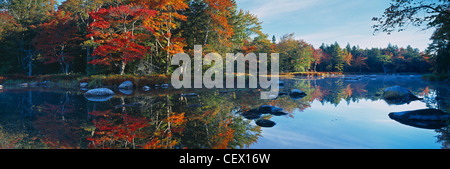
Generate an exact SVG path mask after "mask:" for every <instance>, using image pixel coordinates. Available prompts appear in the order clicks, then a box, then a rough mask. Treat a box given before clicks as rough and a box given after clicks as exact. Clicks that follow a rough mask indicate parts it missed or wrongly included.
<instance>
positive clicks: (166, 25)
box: [132, 0, 189, 74]
mask: <svg viewBox="0 0 450 169" xmlns="http://www.w3.org/2000/svg"><path fill="white" fill-rule="evenodd" d="M132 2H134V3H137V4H140V5H143V6H145V7H146V8H148V9H153V10H156V11H157V14H156V16H155V17H151V18H146V19H145V20H144V26H145V27H146V28H148V29H153V30H155V33H154V36H155V40H156V42H155V43H156V44H155V46H156V47H157V48H159V49H161V50H162V51H164V52H165V54H164V55H163V56H165V58H164V60H165V62H166V68H165V72H166V74H167V73H169V67H170V61H171V56H172V55H174V54H177V53H181V52H183V51H184V50H183V47H185V46H186V43H185V42H184V39H183V38H181V34H179V35H176V34H174V32H173V30H174V29H177V28H178V27H179V25H180V23H179V22H178V21H186V19H187V17H186V16H184V15H182V14H181V11H183V10H185V9H186V8H188V7H189V6H188V5H187V4H186V2H185V1H183V0H154V1H143V0H132Z"/></svg>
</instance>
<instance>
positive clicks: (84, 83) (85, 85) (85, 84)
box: [80, 82, 88, 88]
mask: <svg viewBox="0 0 450 169" xmlns="http://www.w3.org/2000/svg"><path fill="white" fill-rule="evenodd" d="M86 87H88V83H86V82H82V83H80V88H86Z"/></svg>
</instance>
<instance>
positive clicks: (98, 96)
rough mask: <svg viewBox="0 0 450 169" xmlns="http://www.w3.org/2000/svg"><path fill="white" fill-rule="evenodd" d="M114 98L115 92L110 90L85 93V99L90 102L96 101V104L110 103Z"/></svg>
mask: <svg viewBox="0 0 450 169" xmlns="http://www.w3.org/2000/svg"><path fill="white" fill-rule="evenodd" d="M113 96H114V92H113V91H112V90H111V89H108V88H98V89H92V90H88V91H87V92H86V93H84V97H85V98H86V99H88V100H89V101H94V102H103V101H108V100H109V99H111V98H112V97H113Z"/></svg>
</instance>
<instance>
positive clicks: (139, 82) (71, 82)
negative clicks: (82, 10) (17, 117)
mask: <svg viewBox="0 0 450 169" xmlns="http://www.w3.org/2000/svg"><path fill="white" fill-rule="evenodd" d="M127 80H129V81H131V82H133V85H134V86H135V87H138V88H140V87H143V86H146V85H155V84H164V83H169V82H170V76H167V75H146V76H136V75H91V76H86V75H80V74H70V75H65V74H51V75H38V76H26V75H18V74H14V75H2V76H0V84H3V85H20V84H24V83H27V86H33V85H34V86H39V85H42V84H45V85H46V86H48V87H58V88H79V86H80V83H83V82H86V83H88V87H89V88H95V87H102V86H111V87H117V86H118V85H120V84H121V83H123V82H124V81H127Z"/></svg>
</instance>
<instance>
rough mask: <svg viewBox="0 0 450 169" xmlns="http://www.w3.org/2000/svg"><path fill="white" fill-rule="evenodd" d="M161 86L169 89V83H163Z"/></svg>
mask: <svg viewBox="0 0 450 169" xmlns="http://www.w3.org/2000/svg"><path fill="white" fill-rule="evenodd" d="M161 88H163V89H167V88H169V84H162V85H161Z"/></svg>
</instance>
